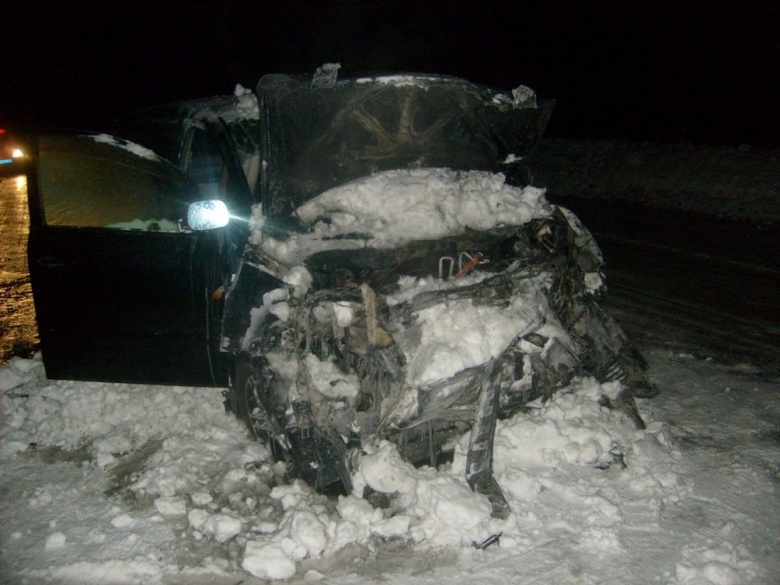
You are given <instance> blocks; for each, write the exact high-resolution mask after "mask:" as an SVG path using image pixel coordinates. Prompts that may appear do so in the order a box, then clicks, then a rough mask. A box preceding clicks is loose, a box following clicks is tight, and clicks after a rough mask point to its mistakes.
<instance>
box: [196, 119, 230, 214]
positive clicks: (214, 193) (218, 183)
mask: <svg viewBox="0 0 780 585" xmlns="http://www.w3.org/2000/svg"><path fill="white" fill-rule="evenodd" d="M186 170H187V173H188V176H189V179H190V182H191V183H193V184H194V185H195V186H196V187H197V190H198V193H199V195H200V197H201V198H202V199H224V198H225V193H226V190H227V183H228V171H227V167H226V165H225V161H224V159H223V157H222V151H221V150H220V148H219V144H218V143H217V140H216V139H215V138H214V136H212V135H211V134H210V133H208V132H206V131H205V130H203V129H201V128H194V129H193V135H192V142H191V149H190V152H189V160H188V161H187V164H186Z"/></svg>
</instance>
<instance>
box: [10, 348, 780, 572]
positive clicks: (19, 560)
mask: <svg viewBox="0 0 780 585" xmlns="http://www.w3.org/2000/svg"><path fill="white" fill-rule="evenodd" d="M646 353H647V356H648V357H649V360H650V363H651V375H652V378H653V380H654V381H655V382H657V383H658V384H659V386H660V387H661V390H662V394H661V395H660V396H658V397H656V398H654V399H652V400H645V401H641V404H640V408H641V410H642V414H643V416H644V417H645V419H646V421H647V422H648V423H649V425H648V429H647V431H637V430H635V429H634V428H633V427H632V425H631V424H630V423H629V422H628V421H627V420H625V419H622V418H621V416H620V415H617V414H616V413H615V412H610V411H606V410H604V409H602V408H601V407H599V406H598V404H597V401H596V400H597V397H598V396H599V395H600V394H601V393H602V392H610V391H611V389H610V388H609V387H608V386H607V387H600V386H599V385H597V384H596V383H595V382H593V381H590V380H585V381H581V382H579V383H577V384H574V385H573V386H572V387H571V391H570V392H565V393H561V394H559V395H556V397H555V399H554V400H552V401H550V402H548V403H547V404H546V405H544V406H542V405H538V409H533V410H531V411H530V412H529V413H526V414H521V415H518V416H517V417H515V418H513V419H511V420H508V421H504V422H503V423H502V424H501V425H500V426H499V429H498V431H497V446H496V472H497V477H498V478H499V482H500V483H501V485H502V487H503V488H504V492H505V493H506V494H507V496H508V499H509V501H510V504H511V505H512V508H513V511H514V513H513V514H512V515H511V516H510V518H509V519H508V520H506V521H497V520H491V519H490V518H489V513H487V512H486V510H488V509H489V507H487V506H486V505H485V502H482V501H481V500H480V498H479V497H476V496H474V495H473V494H471V492H470V491H469V490H468V488H467V486H466V484H465V482H464V481H463V480H462V477H463V474H462V466H463V464H464V462H463V458H464V457H463V455H462V453H460V455H458V456H456V459H455V462H454V463H453V465H452V466H451V467H448V468H446V469H441V470H439V471H438V472H436V471H434V470H414V469H411V468H409V467H408V466H406V465H404V464H403V463H401V462H400V461H399V460H398V459H397V458H396V457H395V452H394V449H392V448H391V446H389V445H384V446H378V448H377V449H376V451H375V452H374V453H373V454H372V455H370V456H369V457H367V458H366V460H364V462H363V465H362V466H361V472H360V474H359V477H358V480H362V481H364V482H365V481H367V482H377V481H380V480H381V481H383V482H385V483H387V484H388V485H389V487H388V490H389V491H396V492H397V493H398V495H397V496H396V497H395V498H394V499H393V500H392V501H391V502H390V505H389V507H387V508H384V509H383V508H376V509H375V508H373V507H372V506H371V505H370V504H369V502H367V501H366V500H363V499H362V498H359V497H357V496H350V497H348V498H341V499H340V500H339V501H335V500H327V499H325V498H324V497H322V496H318V495H315V494H312V493H311V492H310V491H309V490H308V489H307V488H306V487H305V486H303V485H301V484H298V483H288V482H287V481H286V480H285V479H284V478H283V470H282V469H280V468H279V467H278V466H272V465H269V463H268V460H267V453H266V452H265V450H264V449H263V447H262V446H260V445H258V444H256V443H253V442H251V441H250V440H249V439H248V437H247V435H246V433H245V430H244V428H243V427H242V426H241V425H240V424H239V423H238V422H237V421H236V420H234V419H233V418H232V417H231V416H230V415H227V414H225V413H224V410H223V407H222V404H221V396H220V394H219V391H217V390H214V389H201V388H173V387H155V386H131V385H120V384H106V383H96V382H63V381H49V380H46V379H45V378H44V377H43V372H42V367H41V364H40V361H39V360H22V359H20V358H14V359H13V360H12V362H11V363H10V365H9V366H6V367H4V368H2V369H0V389H1V391H2V398H0V400H2V404H1V405H2V423H1V424H2V426H1V427H0V446H1V447H2V459H1V460H0V490H1V491H0V494H1V495H2V521H1V523H0V536H2V566H1V567H0V574H1V575H2V582H3V583H29V584H36V583H74V584H75V583H78V584H90V583H101V584H102V583H116V584H130V583H144V584H147V583H197V584H199V583H216V584H220V585H221V584H225V585H227V584H234V583H238V582H242V583H244V584H246V585H248V584H251V583H262V582H265V581H264V579H265V578H273V577H284V578H287V579H288V580H289V581H290V582H293V583H295V582H300V583H308V582H312V581H319V582H322V583H348V584H352V583H354V584H358V583H398V584H401V583H419V584H423V583H425V584H427V583H431V584H432V583H442V582H450V583H463V584H469V585H474V584H479V583H491V584H492V585H502V584H507V585H508V584H510V583H512V584H516V583H550V584H552V583H555V584H568V583H572V584H573V583H578V584H581V583H588V584H591V583H592V584H596V583H600V584H605V583H606V584H622V583H668V584H682V583H693V584H700V585H709V584H710V583H716V584H727V583H728V584H742V583H759V584H767V585H769V584H771V583H777V582H778V581H780V536H778V535H780V392H778V380H777V379H772V378H771V377H767V375H766V374H765V373H763V372H761V371H758V370H757V369H756V368H754V367H751V366H748V365H744V364H743V365H737V366H723V365H719V364H717V363H715V362H713V361H709V360H700V359H696V358H693V357H692V356H688V355H684V354H679V353H678V354H675V353H673V352H670V351H669V350H664V349H650V350H646ZM616 455H618V456H616ZM620 456H622V461H624V462H625V464H626V468H625V469H623V468H622V466H621V465H620V459H621V457H620ZM610 463H611V464H610ZM602 468H604V469H602ZM498 533H502V536H501V538H500V540H499V541H498V543H497V544H496V545H493V546H490V547H488V548H485V549H484V550H481V549H476V548H474V547H473V546H472V542H473V541H476V542H483V541H485V540H486V539H488V538H489V537H490V536H491V535H494V534H498Z"/></svg>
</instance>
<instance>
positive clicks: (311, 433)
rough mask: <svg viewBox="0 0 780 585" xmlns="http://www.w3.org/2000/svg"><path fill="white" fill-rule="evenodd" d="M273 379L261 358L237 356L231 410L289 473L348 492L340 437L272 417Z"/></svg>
mask: <svg viewBox="0 0 780 585" xmlns="http://www.w3.org/2000/svg"><path fill="white" fill-rule="evenodd" d="M272 379H273V376H272V373H271V371H270V369H269V368H268V365H267V364H265V363H264V362H263V361H262V359H261V358H254V359H253V358H251V357H250V356H248V355H244V354H241V355H239V356H238V357H237V358H236V361H235V367H234V377H233V387H232V388H231V396H230V399H229V404H230V406H231V407H232V408H231V409H232V410H233V412H234V413H235V415H236V416H237V417H238V418H239V419H240V420H242V421H243V422H244V424H246V426H247V428H248V429H249V432H250V434H251V435H252V437H254V438H255V439H257V440H258V441H260V442H262V443H264V444H265V445H268V447H269V448H270V449H271V453H272V455H273V458H274V460H275V461H284V462H285V463H286V464H287V466H288V472H289V473H290V475H292V476H293V477H299V478H301V479H303V480H304V481H305V482H306V483H308V484H309V485H311V486H312V487H313V488H315V489H316V490H317V491H319V492H322V493H326V494H348V493H349V492H350V489H351V480H350V476H349V474H348V473H347V470H346V449H345V447H344V445H343V443H342V442H341V439H340V438H338V437H332V436H331V435H330V433H328V432H327V431H325V430H323V429H320V428H318V427H316V426H310V427H305V428H293V429H287V428H285V427H286V424H285V422H284V421H279V420H276V419H274V412H273V410H274V404H273V398H272V397H273V391H274V389H273V388H272V387H271V386H270V385H269V384H270V383H271V381H272ZM282 411H284V408H282ZM275 437H276V438H275ZM280 441H281V442H280ZM282 442H284V443H285V445H286V447H285V445H283V444H282Z"/></svg>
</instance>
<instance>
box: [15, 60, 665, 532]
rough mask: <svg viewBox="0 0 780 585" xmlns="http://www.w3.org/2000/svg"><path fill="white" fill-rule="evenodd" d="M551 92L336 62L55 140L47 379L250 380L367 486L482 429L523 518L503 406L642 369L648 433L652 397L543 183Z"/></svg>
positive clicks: (303, 444)
mask: <svg viewBox="0 0 780 585" xmlns="http://www.w3.org/2000/svg"><path fill="white" fill-rule="evenodd" d="M552 106H553V103H552V102H551V101H544V100H538V99H537V98H536V95H535V94H534V92H533V91H531V90H529V89H528V88H526V87H519V88H517V89H516V90H514V91H513V92H504V91H498V90H494V89H490V88H486V87H483V86H479V85H475V84H472V83H469V82H466V81H464V80H461V79H455V78H450V77H442V76H430V75H380V76H366V77H358V78H352V79H341V78H339V76H338V67H337V66H323V67H322V68H320V69H319V70H318V71H317V72H316V73H315V75H314V76H313V77H311V78H307V77H301V76H289V75H268V76H265V77H263V78H262V79H261V80H260V82H259V84H258V87H257V90H256V93H255V94H249V93H248V92H245V91H238V92H237V95H235V96H232V97H225V98H214V99H211V100H203V101H196V102H188V103H186V104H177V105H173V106H167V107H163V108H156V109H152V110H148V111H146V112H141V113H138V114H136V115H133V116H130V117H128V118H126V119H124V120H121V121H119V122H118V123H117V126H116V133H118V134H119V135H121V136H122V138H115V137H113V136H110V135H107V134H87V133H85V134H79V135H74V134H72V133H71V134H62V135H54V134H53V135H46V136H40V137H38V140H37V145H36V150H35V152H34V156H35V158H36V161H37V165H36V173H35V174H34V177H33V178H32V180H31V182H30V209H31V221H32V226H31V231H30V246H29V250H30V252H29V255H30V258H29V259H30V268H31V276H32V284H33V291H34V296H35V306H36V312H37V315H38V323H39V329H40V335H41V342H42V347H43V357H44V363H45V365H46V371H47V375H48V376H49V377H52V378H67V379H86V380H109V381H124V382H145V383H158V384H198V385H214V386H218V387H219V386H221V387H225V388H228V390H227V391H226V404H227V406H228V407H229V408H230V410H232V411H233V412H235V413H236V414H237V415H238V416H239V417H240V418H242V419H243V420H244V421H245V422H246V423H247V426H248V427H249V429H250V430H251V432H252V433H253V434H254V435H255V436H256V437H257V438H259V439H260V440H263V441H265V442H267V443H268V444H269V445H270V446H271V448H272V450H273V452H274V455H275V457H276V458H277V459H279V460H283V461H286V462H287V463H288V469H289V471H290V473H291V474H292V475H295V476H297V477H301V478H303V479H304V480H306V481H307V482H309V483H311V484H312V485H314V486H315V487H317V488H318V489H320V490H323V491H328V490H336V491H350V489H351V482H350V474H351V472H352V470H353V468H354V465H355V460H356V459H357V458H359V456H360V452H361V449H362V447H363V446H365V445H366V444H367V443H368V442H371V441H378V440H383V439H389V440H391V441H393V442H394V443H395V444H396V445H397V446H398V449H399V451H400V452H401V453H402V454H403V455H404V456H405V457H406V458H407V459H408V460H410V461H411V462H413V463H415V464H422V463H424V464H433V465H436V464H438V463H440V462H441V461H442V460H443V458H446V456H447V453H448V451H449V452H451V449H452V448H453V444H454V441H455V440H456V439H457V438H458V437H459V436H461V435H462V434H463V433H465V432H467V431H468V430H469V429H471V442H470V447H469V454H468V463H467V476H468V481H469V484H470V485H471V486H472V488H473V489H475V490H477V491H480V492H481V493H484V494H486V495H487V496H488V497H489V498H490V499H491V502H492V503H493V508H494V514H496V515H498V516H505V515H506V514H507V513H508V508H507V506H506V502H505V501H504V498H503V496H502V494H501V490H500V488H499V487H498V486H497V484H496V483H495V481H494V480H493V478H492V472H491V461H492V442H493V430H494V428H495V422H496V419H497V418H499V417H506V416H511V415H512V414H515V413H516V412H518V411H519V410H520V409H522V408H523V407H524V406H525V405H526V404H527V403H528V402H530V401H532V400H534V399H537V398H542V399H544V398H546V397H547V396H549V395H551V394H552V393H553V392H555V391H556V390H558V389H560V388H563V387H565V386H566V385H567V384H568V383H569V381H570V380H571V379H572V378H573V377H574V376H575V375H591V376H594V377H596V378H597V379H598V380H599V381H602V382H606V381H615V380H619V381H621V382H622V383H623V386H622V387H623V391H622V393H621V394H620V395H619V396H617V397H612V399H606V398H605V404H606V405H609V406H617V407H619V408H621V409H622V410H623V411H624V412H625V413H627V414H628V415H629V416H631V417H632V418H634V420H635V421H636V423H637V424H638V425H642V421H641V419H640V418H639V416H638V415H637V413H636V408H635V405H634V401H633V395H634V394H636V393H638V392H642V393H645V394H646V393H648V392H649V391H650V386H649V384H648V383H647V380H646V377H645V375H644V368H645V364H644V361H643V360H642V358H641V356H639V355H638V354H637V353H636V351H634V350H633V348H632V347H631V345H630V343H629V341H628V340H627V338H626V337H625V335H624V334H623V332H622V331H621V330H620V328H619V327H618V325H617V324H616V323H615V322H614V321H613V320H612V319H611V318H610V317H609V316H607V315H606V314H605V313H604V312H603V310H602V309H601V308H600V306H599V299H600V296H601V295H602V294H603V292H604V289H603V279H602V274H601V265H602V259H601V253H600V251H599V248H598V246H597V245H596V243H595V242H594V241H593V239H592V237H591V236H590V234H589V233H588V232H587V230H586V229H585V228H584V227H583V226H582V225H581V224H580V223H579V221H578V220H577V218H576V217H575V216H574V215H573V214H572V213H571V212H569V211H567V210H565V209H563V208H559V207H557V206H554V205H550V204H549V203H547V201H546V200H545V199H544V195H543V192H542V191H541V190H539V189H534V188H533V187H530V186H528V183H529V181H530V171H529V169H527V168H526V167H525V166H524V163H523V159H524V157H525V156H526V155H527V154H528V152H529V150H530V149H531V147H532V146H533V144H534V143H535V142H536V141H537V140H538V138H539V137H540V135H541V133H542V131H543V129H544V127H545V125H546V123H547V120H548V118H549V115H550V113H551V110H552ZM141 144H142V145H143V146H140V145H141ZM151 149H154V150H151Z"/></svg>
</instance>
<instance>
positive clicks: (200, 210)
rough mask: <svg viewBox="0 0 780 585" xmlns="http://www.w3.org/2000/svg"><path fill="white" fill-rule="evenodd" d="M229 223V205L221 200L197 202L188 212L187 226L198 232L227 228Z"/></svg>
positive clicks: (192, 204) (191, 205)
mask: <svg viewBox="0 0 780 585" xmlns="http://www.w3.org/2000/svg"><path fill="white" fill-rule="evenodd" d="M229 221H230V213H229V212H228V208H227V205H225V202H224V201H220V200H219V199H209V200H206V201H196V202H195V203H191V204H190V206H189V209H188V210H187V225H189V226H190V229H193V230H196V231H200V230H213V229H215V228H221V227H225V226H226V225H227V224H228V222H229Z"/></svg>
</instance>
